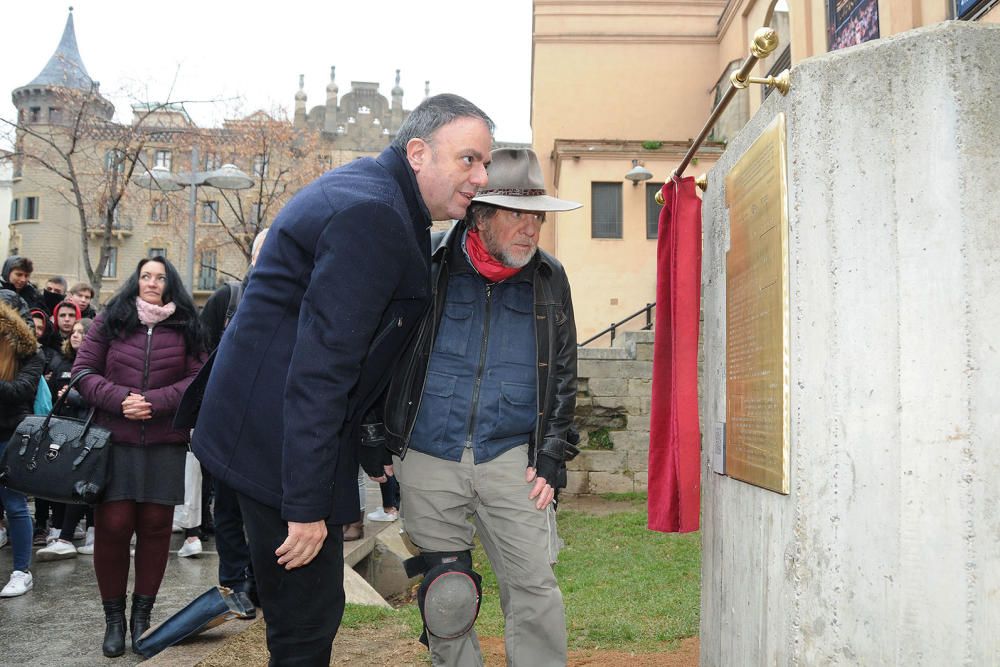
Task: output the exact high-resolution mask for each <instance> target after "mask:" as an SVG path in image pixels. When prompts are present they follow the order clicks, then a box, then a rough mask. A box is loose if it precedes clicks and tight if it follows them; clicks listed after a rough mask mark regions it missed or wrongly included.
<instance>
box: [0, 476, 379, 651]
mask: <svg viewBox="0 0 1000 667" xmlns="http://www.w3.org/2000/svg"><path fill="white" fill-rule="evenodd" d="M381 504H382V503H381V496H380V494H379V489H378V484H377V483H375V482H372V481H371V480H369V483H368V485H367V510H366V511H367V512H371V511H374V509H375V508H376V507H378V506H379V505H381ZM388 525H390V524H379V525H375V526H373V527H372V528H373V529H374V530H381V529H383V528H384V527H385V526H388ZM373 532H374V531H373ZM183 541H184V537H183V535H180V534H174V535H173V536H172V539H171V542H170V551H171V554H170V559H169V560H168V562H167V571H166V574H165V575H164V578H163V585H162V586H161V588H160V592H159V594H158V595H157V599H156V606H155V607H154V609H153V619H152V620H153V624H154V625H155V624H156V623H159V622H161V621H163V620H165V619H166V618H167V617H168V616H169V615H170V614H172V613H174V612H175V611H177V610H179V609H181V608H182V607H184V605H186V604H187V603H188V602H190V601H191V600H193V599H194V598H195V597H197V596H198V595H200V594H202V593H204V592H205V591H206V590H208V589H209V588H211V587H212V586H215V585H216V583H217V582H218V566H219V561H218V556H217V555H216V553H215V541H214V540H213V539H208V540H203V541H202V545H203V546H204V549H205V550H204V552H203V553H202V554H201V555H200V556H198V557H195V558H178V557H177V550H178V549H179V548H180V546H181V544H182V543H183ZM81 544H82V542H81ZM351 544H357V543H349V546H350V545H351ZM34 549H35V551H36V552H37V550H38V549H39V547H35V548H34ZM351 550H352V549H350V548H348V549H346V550H345V551H351ZM11 559H12V555H11V549H10V545H8V546H6V547H4V548H2V549H0V579H2V582H0V587H2V586H3V585H6V583H7V580H8V579H9V578H10V572H11V567H12V561H11ZM31 573H32V575H33V577H34V584H35V585H34V589H33V590H31V591H30V592H29V593H27V594H25V595H22V596H21V597H17V598H0V665H2V666H3V667H7V666H8V665H32V666H35V667H75V666H77V665H79V666H81V667H84V666H86V667H89V666H90V665H115V666H116V667H125V666H126V665H135V664H137V663H139V662H141V661H142V658H141V657H140V656H138V655H136V654H134V653H132V651H131V648H129V649H128V650H126V652H125V655H124V656H122V657H120V658H105V657H104V656H103V654H102V653H101V642H102V640H103V639H104V612H103V610H102V608H101V601H100V595H99V594H98V592H97V579H96V578H95V576H94V565H93V557H92V556H82V555H81V556H77V557H76V558H74V559H69V560H61V561H55V562H51V563H40V562H38V561H37V559H35V560H34V561H33V563H32V566H31ZM128 590H129V591H130V592H131V591H132V573H130V582H129V587H128ZM126 613H127V612H126ZM249 623H250V621H239V620H233V621H230V622H228V623H224V624H223V625H222V626H220V627H218V628H214V629H212V630H209V631H208V632H206V633H205V634H204V635H203V638H201V639H198V640H197V641H195V642H193V643H194V644H197V645H198V646H197V647H196V646H192V647H191V649H193V652H194V653H197V652H199V650H198V649H199V648H200V651H201V654H202V655H204V654H205V653H207V652H210V651H211V650H213V649H214V647H215V645H217V643H218V642H219V641H221V636H222V635H229V634H233V633H235V632H238V631H240V630H242V629H243V628H244V627H246V625H248V624H249ZM216 635H217V636H216ZM213 636H214V637H213ZM191 652H192V651H185V654H187V653H191ZM161 655H162V654H161ZM163 657H166V656H163ZM178 658H180V656H178ZM181 661H182V662H183V659H182V660H181ZM196 662H197V657H195V659H194V660H192V661H191V663H190V664H194V663H196Z"/></svg>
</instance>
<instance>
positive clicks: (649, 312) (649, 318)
mask: <svg viewBox="0 0 1000 667" xmlns="http://www.w3.org/2000/svg"><path fill="white" fill-rule="evenodd" d="M653 308H656V302H655V301H654V302H653V303H647V304H646V306H645V307H643V308H640V309H639V310H637V311H635V312H634V313H632V314H631V315H629V316H628V317H626V318H625V319H624V320H622V321H621V322H612V323H611V326H609V327H608V328H606V329H604V330H603V331H600V332H598V333H596V334H594V335H593V336H591V337H590V338H588V339H587V340H585V341H583V342H582V343H579V344H578V345H577V347H583V346H584V345H589V344H590V343H593V342H594V341H595V340H597V339H598V338H601V337H602V336H606V335H608V334H611V341H610V342H609V343H608V346H609V347H610V346H612V345H614V344H615V335H616V333H617V332H618V328H619V327H620V326H622V325H623V324H625V323H627V322H631V321H632V320H634V319H635V318H637V317H639V316H640V315H643V314H645V315H646V324H645V325H643V327H642V331H649V330H650V329H652V328H653Z"/></svg>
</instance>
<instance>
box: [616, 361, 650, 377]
mask: <svg viewBox="0 0 1000 667" xmlns="http://www.w3.org/2000/svg"><path fill="white" fill-rule="evenodd" d="M616 377H621V378H627V379H630V380H631V379H642V380H652V379H653V362H652V361H620V362H618V375H617V376H616Z"/></svg>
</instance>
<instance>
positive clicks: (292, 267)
mask: <svg viewBox="0 0 1000 667" xmlns="http://www.w3.org/2000/svg"><path fill="white" fill-rule="evenodd" d="M492 132H493V123H492V121H491V120H490V118H489V117H488V116H487V115H486V114H485V113H484V112H483V111H482V110H481V109H479V108H478V107H476V106H475V105H474V104H472V103H471V102H469V101H468V100H465V99H463V98H461V97H458V96H456V95H448V94H444V95H436V96H433V97H428V98H427V99H425V100H424V101H423V102H421V104H420V105H418V107H417V108H416V109H414V110H413V111H412V112H411V114H410V115H409V117H408V118H407V119H406V121H405V122H404V123H403V125H402V126H401V127H400V129H399V131H398V133H397V134H396V136H395V137H394V139H393V142H392V144H391V145H390V146H389V147H388V148H386V149H385V150H384V151H383V152H382V153H381V154H380V155H379V156H377V157H374V158H364V159H359V160H355V161H353V162H351V163H350V164H348V165H345V166H343V167H341V168H338V169H335V170H333V171H331V172H328V173H327V174H325V175H324V176H322V177H320V178H319V179H317V180H316V181H314V182H313V183H312V184H310V185H308V186H307V187H305V188H303V190H302V191H301V192H299V193H298V194H297V195H296V196H295V197H294V198H293V199H292V201H291V202H290V203H289V204H288V205H287V206H286V207H285V209H284V210H283V211H282V212H281V213H280V214H279V215H278V216H277V218H276V219H275V221H274V223H273V225H272V226H271V228H270V229H271V230H272V233H271V235H270V239H269V240H268V241H267V242H266V244H265V243H264V236H263V234H261V235H260V236H258V238H257V239H255V241H254V247H253V257H252V259H251V267H250V269H249V270H248V275H247V277H246V278H245V279H244V280H243V281H242V282H230V283H227V284H226V285H223V286H222V287H220V288H219V289H218V290H217V291H216V292H215V293H214V294H213V295H212V297H211V298H209V300H208V301H207V303H206V304H205V307H204V308H203V309H202V311H201V313H200V314H199V313H198V311H197V310H196V308H195V305H194V303H193V302H192V299H191V296H190V295H189V294H188V292H187V291H186V290H185V288H184V286H183V285H182V283H181V281H180V279H179V276H178V274H177V271H176V270H175V269H174V267H173V266H172V265H171V264H170V262H169V261H167V260H166V259H165V258H163V257H151V258H148V259H144V260H142V261H141V262H139V264H138V266H137V267H136V269H135V271H134V272H133V273H132V274H131V275H130V276H129V277H128V279H127V280H125V281H124V284H123V285H122V286H121V288H120V289H119V290H118V291H117V292H116V293H115V295H114V296H113V297H111V298H110V299H109V300H108V302H107V304H105V305H104V307H103V308H102V309H101V310H100V312H98V313H95V312H94V309H93V307H92V305H91V301H92V299H93V298H94V296H95V295H94V291H93V289H91V288H89V286H87V285H75V286H73V287H72V288H70V289H69V290H67V289H66V284H65V281H62V280H61V279H58V278H52V279H50V280H49V281H47V282H46V284H45V287H44V289H43V290H42V291H41V292H40V291H38V290H37V289H36V288H35V287H34V286H33V285H32V284H31V282H30V278H31V273H32V270H33V267H32V265H31V262H30V261H29V260H27V259H25V258H22V257H11V258H9V259H8V260H7V262H6V263H5V264H4V267H3V272H2V274H3V275H2V278H3V284H2V287H3V288H4V289H3V290H0V342H3V341H6V343H7V344H5V345H0V448H2V447H4V446H6V442H7V440H9V439H10V437H11V434H12V433H13V431H14V429H15V427H16V426H17V423H18V421H19V420H20V419H21V418H22V417H23V416H24V415H26V414H29V413H30V412H31V411H32V409H33V401H34V399H35V397H36V390H37V388H38V387H39V386H40V384H41V383H47V384H48V387H49V389H50V391H51V393H52V395H53V396H56V397H57V404H58V405H59V409H60V410H61V411H64V412H65V414H70V415H72V414H76V415H79V414H81V413H84V412H85V413H88V414H89V412H90V411H91V410H93V411H94V413H95V416H94V423H96V424H99V425H101V426H104V427H106V428H107V429H109V430H110V431H111V434H112V443H113V446H112V448H111V452H112V456H111V477H110V483H109V485H108V488H107V489H106V490H105V491H104V494H103V496H102V498H101V501H100V502H99V503H98V504H96V505H95V506H94V507H93V508H92V516H89V515H88V514H87V512H88V510H87V508H84V507H82V506H72V507H65V506H59V505H57V504H54V503H47V502H46V501H44V500H42V499H36V505H35V512H34V518H32V516H31V513H30V511H29V508H28V503H27V499H26V498H25V497H24V496H23V495H21V494H19V493H17V492H16V491H12V490H10V489H7V488H4V487H0V494H2V495H0V499H2V500H3V504H4V507H5V508H6V512H7V532H6V533H5V537H4V539H9V540H10V542H11V544H12V547H13V552H14V559H13V560H14V572H13V574H12V576H11V579H10V582H9V583H8V584H7V586H6V587H5V588H4V589H3V591H2V593H0V595H2V596H17V595H22V594H24V593H26V592H28V591H30V590H31V587H32V579H33V573H32V571H31V556H32V540H33V539H34V540H37V541H38V542H39V543H41V544H43V545H44V543H46V542H48V544H47V545H44V546H42V548H41V549H40V550H39V551H38V554H37V559H38V560H40V561H42V560H49V559H57V558H65V557H70V558H71V557H75V556H77V555H78V554H80V553H88V552H89V553H92V554H93V558H94V570H95V573H96V578H97V588H98V590H99V595H100V599H101V602H102V604H103V607H104V615H105V624H106V629H105V635H104V640H103V644H102V650H103V653H104V655H106V656H109V657H114V656H119V655H122V654H123V653H124V651H125V648H126V644H127V639H126V635H127V634H130V635H131V643H132V649H133V650H138V649H137V646H136V642H137V640H138V639H139V637H140V636H141V635H142V634H143V633H144V632H145V631H146V630H147V629H148V628H149V627H150V623H151V620H150V619H151V613H152V609H153V605H154V602H155V600H156V595H157V592H158V590H159V587H160V584H161V582H162V580H163V576H164V572H165V568H166V566H167V562H168V554H169V544H170V536H171V530H172V529H174V530H184V531H185V532H186V533H187V534H186V539H185V540H184V543H183V545H182V546H181V548H180V551H179V554H178V555H180V556H182V557H183V556H190V555H196V554H197V553H199V552H200V551H201V545H200V539H201V538H202V537H203V535H201V534H200V533H199V532H198V531H197V530H195V529H196V528H197V524H198V523H201V524H203V525H202V528H204V527H205V525H206V524H208V523H210V522H211V523H214V531H215V540H216V547H217V553H218V556H219V581H220V583H221V584H222V585H225V586H228V587H229V588H231V589H233V591H235V594H236V595H239V596H242V598H243V599H242V600H241V602H243V604H244V608H247V607H248V608H250V609H253V608H254V606H260V607H262V608H263V610H264V612H265V613H266V615H267V644H268V649H269V651H270V655H271V658H270V664H271V665H291V664H294V665H327V664H329V660H330V653H331V646H332V642H333V638H334V636H335V635H336V633H337V630H338V627H339V625H340V621H341V616H342V614H343V610H344V605H345V592H344V585H343V572H344V554H343V543H344V542H345V541H347V540H351V539H357V538H359V537H361V535H362V533H363V521H364V519H365V517H366V511H365V507H364V496H365V493H364V487H365V484H366V482H367V480H368V479H369V478H370V479H372V480H375V481H378V482H380V483H381V484H382V506H381V507H379V508H378V509H377V510H375V511H374V512H372V513H370V514H367V517H368V519H369V520H371V521H395V520H397V519H401V520H402V524H403V528H404V529H405V531H406V532H407V534H408V536H409V538H410V541H411V543H412V545H413V550H414V558H412V559H411V560H410V561H408V562H407V564H406V567H407V571H408V572H409V573H411V576H413V575H415V574H417V573H422V574H423V575H424V578H423V584H422V586H421V589H420V592H419V595H418V600H419V604H420V609H421V613H422V615H423V620H424V630H425V633H424V637H423V638H422V640H423V641H425V643H427V645H428V647H429V649H430V652H431V656H432V660H433V662H434V664H436V665H455V666H458V665H476V664H478V665H481V664H482V655H481V652H480V649H479V643H478V640H477V638H476V634H475V631H474V630H473V625H474V623H475V619H476V615H477V614H478V610H479V604H480V598H481V595H482V591H481V588H480V582H481V577H480V575H479V574H478V573H476V572H475V571H474V569H473V562H472V557H471V553H472V548H473V536H474V535H478V537H479V538H480V540H481V541H482V544H483V546H484V548H485V550H486V553H487V556H488V557H489V559H490V561H491V563H492V565H493V570H494V572H495V573H496V575H497V582H498V586H499V589H500V602H501V606H502V607H503V609H504V612H505V620H506V632H505V634H506V639H507V641H506V650H507V660H508V664H512V665H532V666H533V667H534V666H548V665H560V664H565V662H566V643H567V639H566V622H565V616H564V611H563V602H562V595H561V592H560V590H559V586H558V584H557V582H556V578H555V575H554V573H553V570H552V565H553V563H554V562H555V561H556V557H557V552H558V549H559V544H560V542H559V538H558V535H557V534H556V530H555V519H554V509H555V503H554V501H555V494H556V491H557V489H558V488H559V487H560V486H564V485H565V461H566V460H568V459H569V458H571V457H572V456H573V455H574V453H575V451H576V450H575V447H574V445H573V444H572V441H573V438H572V419H573V411H574V407H575V396H576V329H575V323H574V318H573V304H572V299H571V297H570V290H569V281H568V279H567V276H566V273H565V271H564V270H563V268H562V266H561V265H560V264H559V262H558V261H557V260H556V259H555V258H553V257H552V256H551V255H548V254H547V253H545V252H544V251H542V250H540V249H539V248H538V241H539V235H540V230H541V227H542V225H543V224H544V222H545V219H546V214H547V213H548V212H553V211H570V210H573V209H575V208H578V207H579V206H580V204H578V203H576V202H571V201H566V200H561V199H557V198H555V197H551V196H549V195H548V194H546V191H545V184H544V180H543V178H542V172H541V167H540V164H539V160H538V158H537V156H536V155H535V154H534V152H532V151H531V150H529V149H523V148H522V149H510V148H500V149H496V150H491V148H492V143H493V137H492ZM435 220H453V221H454V224H453V225H452V226H451V228H450V230H448V231H447V232H435V233H434V234H432V233H431V231H430V230H431V222H432V221H435ZM67 292H68V293H67ZM210 353H211V354H210ZM84 371H85V372H86V374H84V375H83V376H82V377H81V378H80V379H79V383H78V384H77V385H76V386H75V388H70V389H67V387H68V385H69V384H70V383H71V380H75V379H77V374H80V373H81V372H84ZM67 394H68V395H67ZM58 399H65V400H58ZM189 444H190V447H189ZM192 453H193V455H194V456H191V454H192ZM195 457H196V458H195ZM397 475H398V480H397ZM185 481H187V483H186V484H185ZM185 487H186V488H185ZM208 496H214V501H213V500H209V498H208ZM209 506H211V507H213V508H214V511H213V512H211V513H206V512H205V511H204V509H205V508H207V507H209ZM192 531H194V532H192ZM74 541H82V542H83V544H82V545H80V546H76V545H75V544H74ZM133 558H134V572H135V583H134V590H133V592H132V596H131V606H130V613H128V614H126V607H127V606H129V605H128V599H127V590H126V589H127V584H128V576H129V570H130V567H131V563H132V562H133V561H132V559H133ZM196 593H197V592H196V591H192V594H196ZM126 619H127V620H126Z"/></svg>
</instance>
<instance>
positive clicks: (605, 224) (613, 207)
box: [590, 183, 622, 239]
mask: <svg viewBox="0 0 1000 667" xmlns="http://www.w3.org/2000/svg"><path fill="white" fill-rule="evenodd" d="M590 236H591V238H595V239H620V238H621V237H622V184H621V183H591V184H590Z"/></svg>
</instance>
